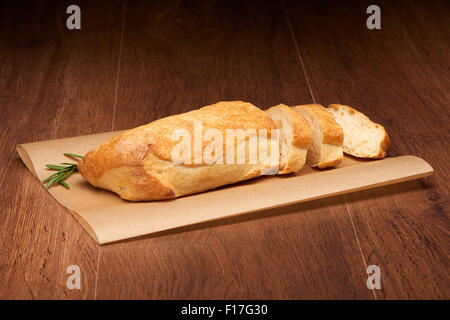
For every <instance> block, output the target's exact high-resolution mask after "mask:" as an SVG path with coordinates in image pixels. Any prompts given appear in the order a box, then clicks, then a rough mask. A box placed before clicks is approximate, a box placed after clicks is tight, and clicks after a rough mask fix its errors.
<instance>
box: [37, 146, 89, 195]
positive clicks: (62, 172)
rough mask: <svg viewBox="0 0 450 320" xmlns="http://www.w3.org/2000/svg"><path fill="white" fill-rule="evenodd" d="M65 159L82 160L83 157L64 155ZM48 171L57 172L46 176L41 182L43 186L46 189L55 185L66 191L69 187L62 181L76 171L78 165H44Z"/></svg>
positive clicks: (66, 163)
mask: <svg viewBox="0 0 450 320" xmlns="http://www.w3.org/2000/svg"><path fill="white" fill-rule="evenodd" d="M64 155H65V156H66V157H70V158H74V159H77V160H78V159H82V158H83V156H80V155H78V154H74V153H64ZM45 166H46V167H47V168H49V169H50V170H56V171H57V172H56V173H54V174H52V175H50V176H48V177H47V178H45V179H44V180H42V182H43V183H45V186H46V187H47V188H50V187H51V186H53V185H55V184H58V183H59V184H60V185H62V186H63V187H64V188H66V189H70V187H69V185H68V184H67V183H65V182H64V180H65V179H66V178H67V177H69V176H70V175H71V174H72V173H73V172H75V171H78V164H76V163H69V162H61V165H56V164H46V165H45Z"/></svg>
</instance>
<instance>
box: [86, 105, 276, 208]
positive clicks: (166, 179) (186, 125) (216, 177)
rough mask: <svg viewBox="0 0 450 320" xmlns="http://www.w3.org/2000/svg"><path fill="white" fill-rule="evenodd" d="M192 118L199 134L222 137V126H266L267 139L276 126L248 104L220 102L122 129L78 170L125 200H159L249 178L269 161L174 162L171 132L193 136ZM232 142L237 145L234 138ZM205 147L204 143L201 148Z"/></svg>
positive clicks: (224, 127)
mask: <svg viewBox="0 0 450 320" xmlns="http://www.w3.org/2000/svg"><path fill="white" fill-rule="evenodd" d="M194 121H201V123H202V126H203V133H204V132H205V130H207V129H208V128H214V129H217V130H219V131H220V132H221V133H222V135H223V137H224V138H225V136H226V129H242V130H247V129H254V130H255V131H257V130H258V129H266V130H267V135H268V136H269V137H270V135H271V130H272V129H275V124H274V123H273V121H272V119H271V118H270V117H269V116H268V115H267V114H266V113H265V112H264V111H262V110H260V109H258V108H257V107H255V106H253V105H252V104H250V103H246V102H241V101H231V102H219V103H216V104H214V105H210V106H206V107H203V108H200V109H198V110H194V111H191V112H187V113H184V114H180V115H175V116H171V117H167V118H163V119H159V120H157V121H154V122H152V123H149V124H147V125H143V126H140V127H137V128H134V129H131V130H128V131H126V132H123V133H121V134H119V135H118V136H116V137H115V138H113V139H111V140H110V141H108V142H106V143H104V144H102V145H100V146H99V147H98V148H97V149H95V150H92V151H89V152H88V153H87V154H86V155H85V156H84V158H83V159H82V160H81V161H80V162H79V165H78V169H79V171H80V173H81V175H82V176H83V177H85V178H86V180H88V181H89V182H90V183H91V184H92V185H94V186H98V187H101V188H105V189H108V190H111V191H114V192H116V193H118V194H119V195H120V196H121V197H122V198H124V199H128V200H159V199H167V198H173V197H177V196H180V195H185V194H190V193H195V192H200V191H203V190H206V189H211V188H215V187H217V186H220V185H224V184H228V183H234V182H237V181H241V180H245V179H248V178H252V177H255V176H258V175H260V174H261V170H262V169H263V168H268V167H270V166H272V165H273V164H268V165H261V164H253V165H248V164H244V165H232V166H227V165H217V167H216V166H214V165H207V164H206V163H205V160H204V159H203V162H202V163H201V164H193V163H194V154H193V153H194V152H192V159H191V164H184V163H181V164H177V165H176V164H174V163H173V162H172V161H171V160H172V159H171V152H172V150H173V148H174V147H175V145H177V144H178V143H179V141H174V140H172V133H173V132H174V131H175V130H176V129H184V130H187V131H188V132H189V133H190V134H191V137H194ZM191 141H193V139H192V140H191ZM224 142H225V141H224ZM192 144H193V142H192ZM234 145H235V146H236V145H237V140H236V139H235V141H234ZM206 146H207V144H206V143H203V149H204V148H205V147H206ZM202 151H203V150H202ZM225 156H226V147H225V143H224V157H225ZM224 162H225V159H224ZM276 167H278V164H277V165H276ZM197 169H198V170H197ZM195 170H197V171H195Z"/></svg>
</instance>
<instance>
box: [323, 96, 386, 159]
mask: <svg viewBox="0 0 450 320" xmlns="http://www.w3.org/2000/svg"><path fill="white" fill-rule="evenodd" d="M327 110H328V111H329V112H330V114H332V115H333V117H334V119H335V120H336V122H337V123H339V124H340V125H341V127H342V128H343V130H344V145H343V147H344V152H345V153H348V154H350V155H352V156H355V157H361V158H384V157H386V155H387V151H388V149H389V147H390V145H391V141H390V139H389V136H388V134H387V133H386V130H385V129H384V127H383V126H382V125H380V124H378V123H375V122H373V121H372V120H370V119H369V118H368V117H367V116H366V115H364V114H363V113H361V112H359V111H357V110H355V109H353V108H352V107H349V106H346V105H342V104H331V105H330V106H329V107H328V109H327Z"/></svg>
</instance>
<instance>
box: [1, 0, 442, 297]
mask: <svg viewBox="0 0 450 320" xmlns="http://www.w3.org/2000/svg"><path fill="white" fill-rule="evenodd" d="M410 3H411V2H407V1H395V2H393V1H391V2H384V1H379V3H378V4H379V5H380V7H381V9H382V30H376V31H369V30H368V29H367V28H366V27H365V20H366V18H367V14H366V13H365V10H366V8H367V6H368V5H369V4H372V3H369V2H367V3H364V2H356V1H353V2H345V3H342V2H340V3H339V2H336V3H335V2H332V1H323V0H319V1H313V2H312V1H311V2H299V1H290V0H286V1H281V2H280V1H271V2H261V1H246V2H245V3H239V2H230V1H221V0H215V1H207V2H206V1H205V2H203V1H132V0H124V1H77V4H78V5H79V6H80V7H81V10H82V30H80V31H68V30H67V29H66V28H65V19H66V17H67V14H66V13H65V11H66V8H67V6H68V5H69V4H72V3H71V2H69V1H58V2H57V1H40V2H37V1H36V2H30V1H26V2H25V1H22V2H17V1H3V2H0V61H1V63H0V111H1V112H0V121H1V123H2V127H1V130H0V138H1V140H2V149H1V150H2V153H0V179H1V183H2V186H3V187H2V191H3V192H1V193H0V246H1V247H2V255H1V257H0V278H1V279H2V285H1V286H0V298H3V299H5V298H25V299H43V298H50V299H64V298H70V299H72V298H73V299H83V298H84V299H86V298H87V299H107V298H124V299H133V298H137V299H143V298H152V299H166V298H182V299H189V298H191V299H198V298H213V299H214V298H215V299H220V298H228V299H239V298H260V299H269V298H274V299H277V298H281V299H306V298H329V299H334V298H338V299H382V298H386V299H405V298H424V299H432V298H441V299H442V298H444V299H448V298H449V297H450V290H449V288H450V283H449V278H448V276H447V270H448V267H449V260H448V252H449V223H448V159H449V157H448V141H447V140H448V139H447V137H448V132H449V121H448V118H449V117H448V110H449V109H448V107H447V105H448V102H449V100H450V99H449V98H450V96H449V92H450V90H449V89H450V82H449V78H448V71H449V65H450V60H449V59H450V58H449V57H450V55H449V52H450V51H449V46H450V39H449V35H450V30H449V26H448V24H446V23H445V22H446V21H448V20H449V13H450V10H449V5H448V2H446V1H427V2H420V1H412V3H413V5H410ZM283 6H284V9H285V10H283ZM291 31H292V32H291ZM297 49H298V52H297ZM313 97H314V99H315V100H316V101H317V102H319V103H322V104H329V103H345V104H349V105H352V106H355V107H356V108H358V109H359V110H361V111H362V112H364V113H366V114H367V115H368V116H369V117H371V118H372V119H373V120H375V121H377V122H380V123H382V124H383V125H384V126H386V127H387V130H388V132H389V134H390V136H391V138H392V141H393V143H392V149H391V151H390V154H391V155H394V156H397V155H404V154H414V155H418V156H420V157H422V158H424V159H426V160H427V161H429V162H430V164H431V165H432V166H433V168H434V169H435V174H434V175H433V176H431V177H430V178H426V179H424V180H420V181H411V182H405V183H401V184H398V185H394V186H388V187H382V188H377V189H373V190H368V191H364V192H358V193H354V194H350V195H346V196H340V197H333V198H328V199H322V200H317V201H312V202H309V203H303V204H298V205H292V206H288V207H284V208H278V209H272V210H266V211H263V212H257V213H252V214H249V215H245V216H242V217H234V218H229V219H225V220H221V221H216V222H210V223H205V224H199V225H194V226H189V227H184V228H179V229H177V230H172V231H167V232H161V233H159V234H156V235H153V236H150V237H142V238H141V239H137V240H134V241H127V242H122V243H116V244H111V245H106V246H102V247H99V246H97V245H96V244H95V243H94V241H93V240H92V239H91V238H90V237H89V235H88V234H87V233H86V232H85V231H84V230H83V229H82V227H81V226H80V225H79V224H78V223H77V222H76V220H75V219H73V218H72V217H71V216H70V214H69V213H68V212H67V211H66V210H65V209H63V208H62V207H61V206H59V205H58V204H57V203H56V202H55V201H54V200H53V199H52V198H51V197H50V196H49V195H48V194H47V193H46V191H45V190H44V189H43V188H42V187H41V186H39V183H38V182H37V181H36V179H35V178H34V177H33V176H32V174H31V173H30V172H29V171H28V170H27V169H26V168H25V166H24V165H23V164H22V162H21V161H20V159H19V157H18V155H17V154H16V152H15V145H16V144H18V143H23V142H31V141H38V140H45V139H52V138H63V137H69V136H76V135H81V134H89V133H96V132H102V131H110V130H119V129H126V128H131V127H135V126H137V125H141V124H144V123H148V122H150V121H152V120H155V119H157V118H160V117H163V116H167V115H171V114H175V113H180V112H185V111H188V110H191V109H194V108H196V107H198V106H203V105H207V104H211V103H215V102H217V101H220V100H244V101H250V102H252V103H254V104H255V105H257V106H259V107H262V108H266V107H270V106H272V105H275V104H278V103H285V104H288V105H294V104H301V103H310V102H313ZM68 115H70V116H68ZM68 151H69V152H70V150H68ZM305 187H307V186H305ZM243 196H246V195H243ZM230 201H239V199H230ZM71 264H77V265H79V266H80V268H81V271H82V289H81V290H68V289H67V288H66V286H65V282H66V279H67V274H66V268H67V266H68V265H71ZM371 264H377V265H379V266H380V267H381V272H382V290H369V289H367V288H366V279H367V274H366V267H367V266H368V265H371Z"/></svg>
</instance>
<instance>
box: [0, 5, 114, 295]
mask: <svg viewBox="0 0 450 320" xmlns="http://www.w3.org/2000/svg"><path fill="white" fill-rule="evenodd" d="M69 4H71V3H69V2H68V1H52V2H38V1H35V2H31V1H23V2H18V1H3V2H1V9H0V13H1V18H0V21H1V29H0V30H1V31H0V32H1V35H0V43H1V44H0V61H2V62H1V64H0V87H1V90H0V108H1V112H0V117H1V123H2V127H1V128H2V129H1V132H0V138H1V140H2V144H1V146H2V147H1V151H2V152H1V153H0V177H1V184H2V192H1V193H0V246H1V248H2V255H1V256H2V257H1V258H0V278H1V279H2V285H1V286H0V297H1V298H3V299H5V298H9V299H11V298H13V299H66V298H68V299H75V298H94V296H95V280H96V274H97V262H98V259H97V257H98V247H97V245H96V244H95V242H94V241H93V240H92V239H91V238H90V236H89V235H88V234H87V233H86V232H85V231H84V230H83V228H82V227H81V226H80V225H79V223H78V222H77V221H76V220H75V219H74V218H73V217H72V216H71V215H70V214H68V212H67V210H65V209H63V208H62V207H61V206H60V205H59V204H58V203H57V202H56V201H54V199H53V198H52V197H51V196H50V195H49V194H48V193H47V192H46V191H45V190H44V188H43V187H42V186H40V184H39V182H38V181H37V180H36V178H35V177H34V176H33V175H32V174H31V173H30V172H29V171H28V170H27V169H26V168H25V166H24V164H23V163H22V161H21V160H20V159H19V157H18V155H17V153H16V152H15V146H16V144H19V143H23V142H32V141H38V140H46V139H54V138H62V137H69V136H73V135H80V134H86V133H92V132H100V131H108V130H109V129H110V127H111V123H112V113H111V112H107V111H108V110H107V108H110V107H111V105H112V102H113V97H114V95H113V94H112V93H113V92H114V84H115V83H114V76H115V72H114V68H115V66H116V65H117V61H118V51H117V48H118V41H119V39H118V37H117V34H118V33H117V25H119V26H120V20H121V15H120V11H119V12H118V14H116V13H115V12H114V11H111V10H110V9H109V6H105V4H106V2H103V3H101V2H96V3H95V4H94V3H90V4H88V3H87V2H80V5H82V6H83V5H84V9H85V10H84V11H83V28H86V29H90V30H92V31H91V32H89V33H87V32H82V31H68V30H67V29H66V26H65V22H66V21H65V20H66V17H67V15H66V8H67V6H68V5H69ZM104 12H106V13H107V14H106V15H105V16H103V17H102V14H103V13H104ZM100 28H102V29H100ZM96 30H97V31H96ZM67 148H68V150H67V151H68V152H70V146H67ZM69 265H78V266H79V267H80V269H81V272H82V273H81V288H82V289H81V290H68V289H67V288H66V279H67V277H68V276H69V275H67V274H66V270H67V267H68V266H69Z"/></svg>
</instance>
